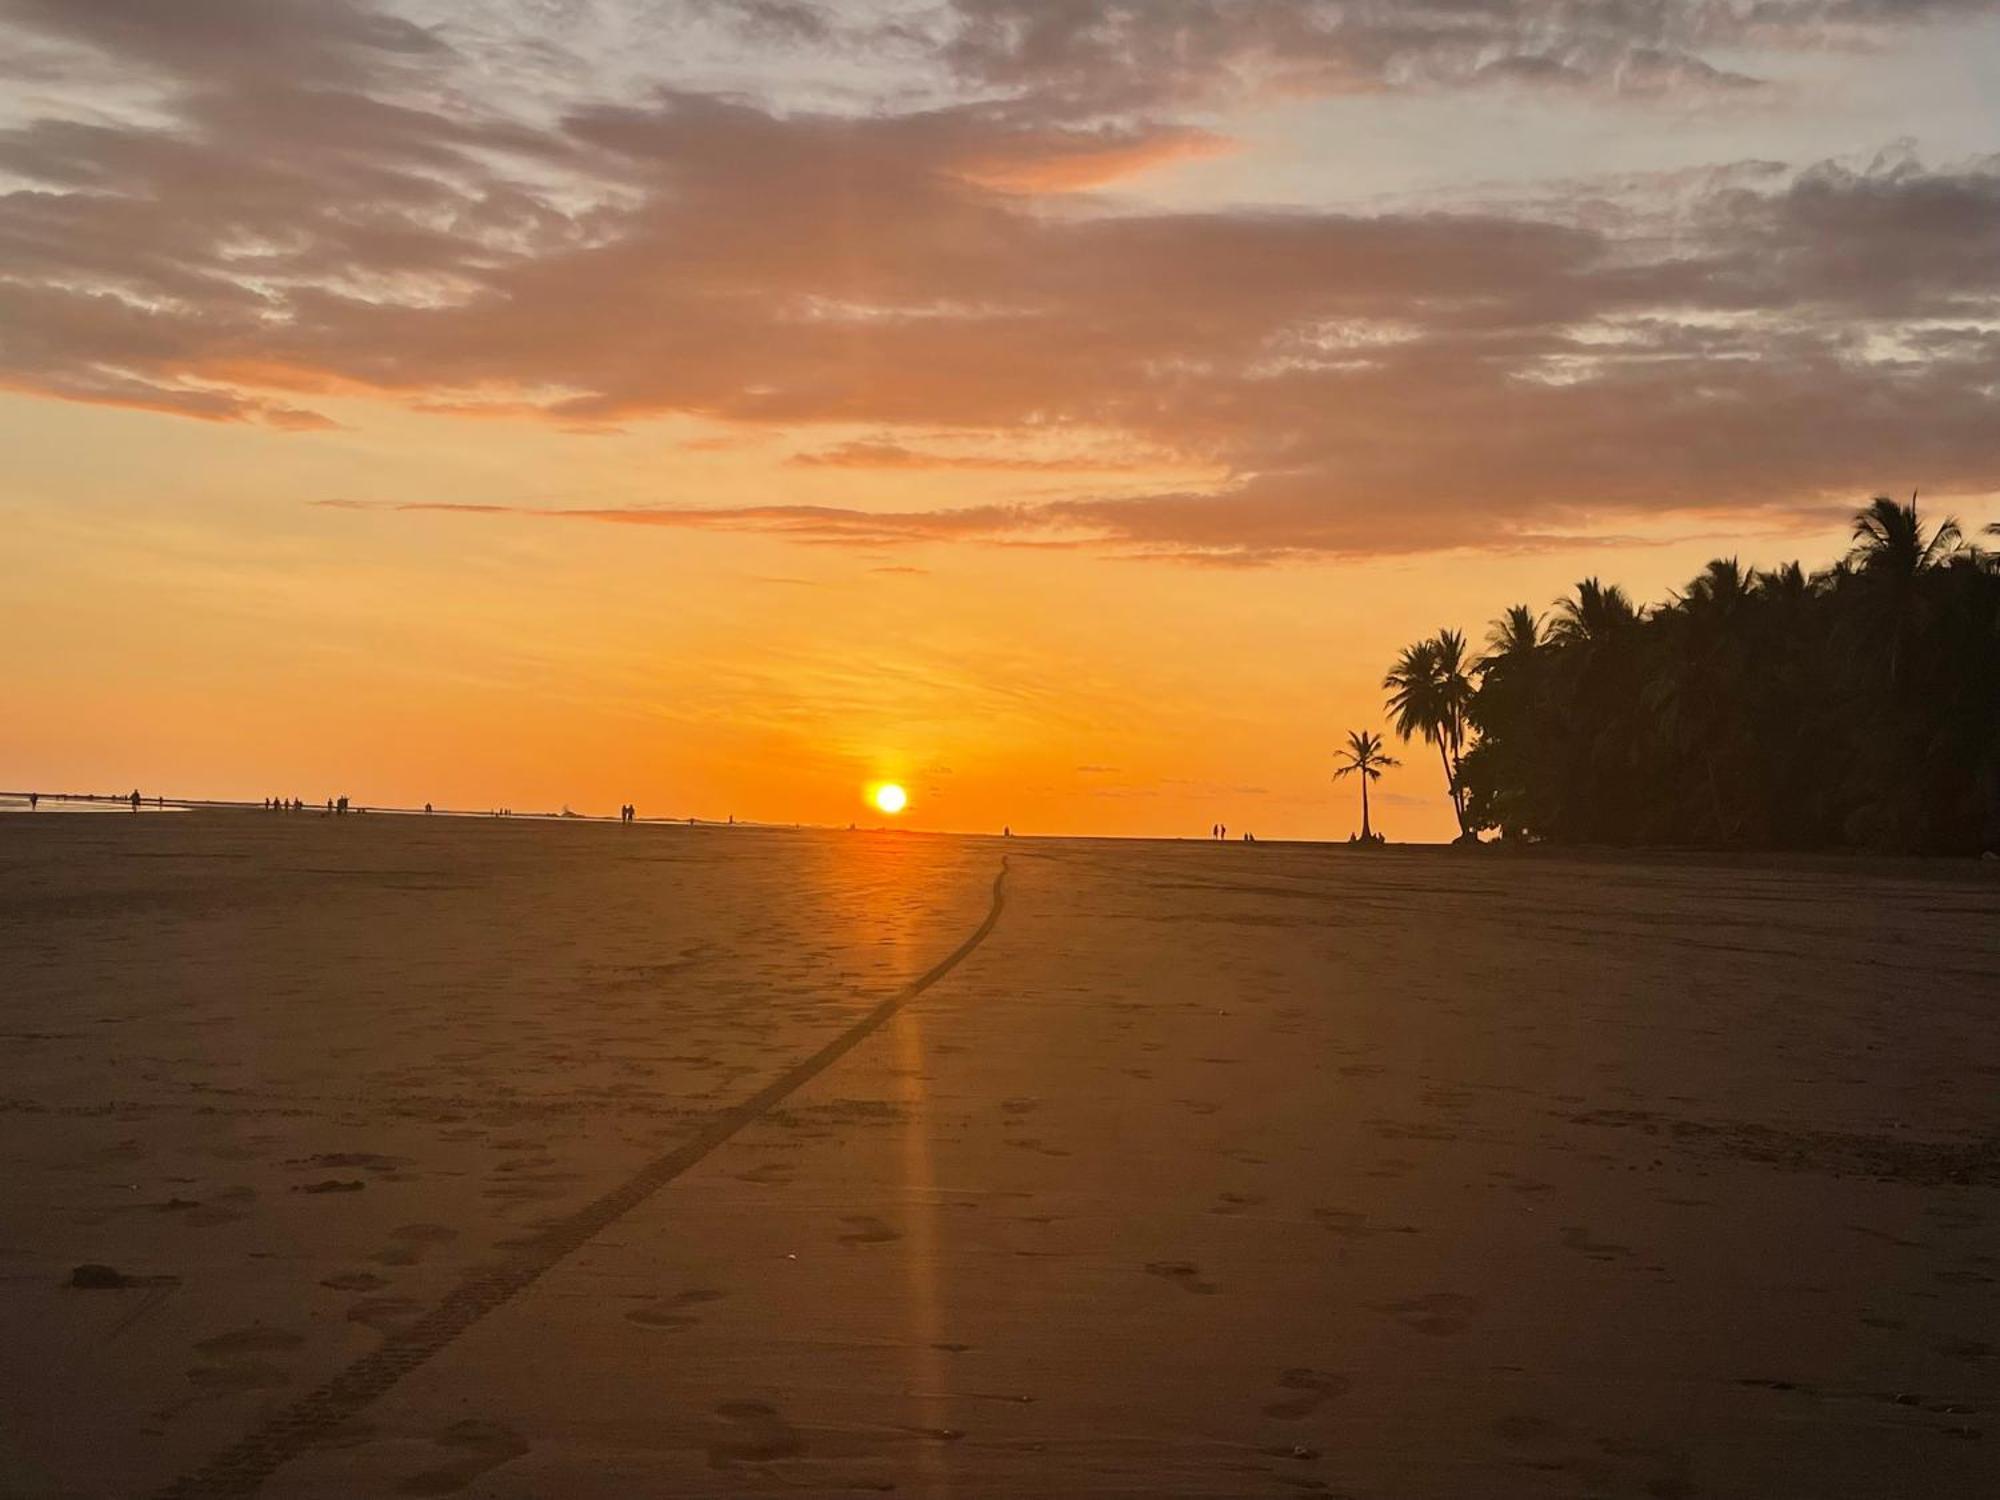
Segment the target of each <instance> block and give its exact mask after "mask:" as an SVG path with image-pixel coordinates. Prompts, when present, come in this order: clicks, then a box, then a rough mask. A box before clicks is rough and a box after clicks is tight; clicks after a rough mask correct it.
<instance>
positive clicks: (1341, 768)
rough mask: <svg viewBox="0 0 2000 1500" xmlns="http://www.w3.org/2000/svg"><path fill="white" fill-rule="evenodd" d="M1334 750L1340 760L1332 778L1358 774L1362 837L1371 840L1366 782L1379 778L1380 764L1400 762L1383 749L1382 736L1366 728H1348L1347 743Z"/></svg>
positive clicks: (1372, 837) (1341, 778)
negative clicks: (1359, 777)
mask: <svg viewBox="0 0 2000 1500" xmlns="http://www.w3.org/2000/svg"><path fill="white" fill-rule="evenodd" d="M1334 754H1335V755H1336V756H1338V757H1339V758H1340V763H1339V764H1338V765H1337V766H1335V767H1334V772H1333V779H1334V780H1335V781H1344V780H1346V779H1347V778H1348V777H1349V776H1352V775H1354V774H1355V773H1356V772H1359V773H1360V776H1361V838H1362V841H1363V842H1364V843H1372V842H1374V838H1375V830H1374V829H1373V828H1371V827H1370V826H1369V823H1368V783H1369V782H1371V781H1380V780H1381V779H1382V769H1381V768H1382V767H1383V766H1399V765H1401V764H1402V762H1401V761H1399V760H1397V759H1396V757H1395V756H1393V755H1387V754H1384V753H1383V750H1382V736H1381V735H1379V734H1371V733H1370V732H1369V731H1368V730H1366V729H1350V730H1348V731H1347V746H1346V748H1345V749H1342V750H1336V751H1334Z"/></svg>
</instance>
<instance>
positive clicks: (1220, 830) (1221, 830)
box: [1215, 823, 1229, 839]
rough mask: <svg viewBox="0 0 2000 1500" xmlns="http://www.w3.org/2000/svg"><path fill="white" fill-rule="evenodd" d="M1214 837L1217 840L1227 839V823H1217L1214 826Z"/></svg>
mask: <svg viewBox="0 0 2000 1500" xmlns="http://www.w3.org/2000/svg"><path fill="white" fill-rule="evenodd" d="M1215 836H1216V837H1217V838H1219V839H1226V838H1228V837H1229V825H1228V824H1227V823H1217V824H1216V825H1215Z"/></svg>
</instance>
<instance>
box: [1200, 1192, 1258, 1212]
mask: <svg viewBox="0 0 2000 1500" xmlns="http://www.w3.org/2000/svg"><path fill="white" fill-rule="evenodd" d="M1269 1201H1270V1200H1269V1199H1267V1198H1266V1197H1265V1196H1264V1195H1263V1194H1262V1193H1223V1194H1222V1195H1221V1196H1219V1197H1218V1198H1217V1199H1216V1200H1215V1205H1214V1207H1212V1208H1210V1209H1209V1212H1210V1213H1212V1214H1225V1215H1226V1214H1240V1213H1242V1212H1243V1211H1244V1210H1245V1209H1250V1208H1261V1207H1263V1206H1264V1204H1266V1203H1268V1202H1269Z"/></svg>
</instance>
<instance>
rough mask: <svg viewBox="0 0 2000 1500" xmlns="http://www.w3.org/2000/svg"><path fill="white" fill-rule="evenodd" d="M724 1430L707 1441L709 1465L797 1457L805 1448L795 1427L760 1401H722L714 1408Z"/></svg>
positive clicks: (721, 1465) (775, 1410) (751, 1462)
mask: <svg viewBox="0 0 2000 1500" xmlns="http://www.w3.org/2000/svg"><path fill="white" fill-rule="evenodd" d="M715 1414H716V1415H717V1416H718V1417H720V1418H722V1421H723V1423H724V1430H723V1431H722V1432H720V1433H718V1434H716V1435H714V1436H712V1437H711V1438H709V1440H708V1462H709V1466H710V1467H711V1468H716V1469H726V1468H728V1467H729V1466H730V1465H731V1464H767V1463H770V1462H772V1461H773V1460H774V1459H780V1458H796V1457H798V1456H799V1455H800V1454H802V1453H804V1452H805V1451H806V1445H805V1441H804V1439H802V1438H801V1437H800V1436H799V1433H798V1429H797V1428H796V1427H794V1426H792V1424H791V1423H789V1422H787V1421H786V1420H785V1419H784V1418H783V1417H782V1416H780V1415H779V1414H778V1411H777V1409H776V1408H775V1407H771V1406H766V1405H765V1404H764V1403H763V1402H761V1401H725V1402H723V1403H722V1404H721V1405H719V1406H718V1407H716V1408H715Z"/></svg>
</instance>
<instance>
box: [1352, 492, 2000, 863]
mask: <svg viewBox="0 0 2000 1500" xmlns="http://www.w3.org/2000/svg"><path fill="white" fill-rule="evenodd" d="M1987 531H1988V533H1989V534H2000V525H1996V526H1989V527H1988V528H1987ZM1486 646H1487V649H1486V650H1485V652H1484V653H1482V654H1480V655H1479V656H1477V657H1474V656H1472V655H1470V654H1469V652H1468V649H1467V646H1466V641H1465V637H1464V635H1463V634H1462V633H1461V632H1459V631H1456V630H1442V631H1440V632H1438V634H1437V635H1435V636H1433V637H1431V638H1430V639H1428V640H1423V641H1418V642H1417V643H1415V644H1414V645H1411V646H1409V647H1407V648H1405V650H1404V651H1403V653H1402V655H1401V656H1400V657H1398V658H1397V660H1396V663H1395V665H1394V666H1393V667H1392V668H1391V669H1390V671H1389V673H1388V675H1387V676H1386V677H1385V678H1384V680H1383V687H1384V689H1385V690H1386V691H1387V693H1388V709H1389V712H1390V714H1391V715H1392V725H1393V727H1394V729H1395V732H1396V734H1397V735H1398V736H1399V737H1400V738H1401V739H1403V740H1404V741H1406V742H1408V741H1411V740H1421V741H1423V742H1425V743H1427V744H1429V745H1431V746H1434V747H1435V748H1436V750H1437V753H1438V757H1439V761H1440V764H1441V765H1442V767H1443V769H1444V772H1445V777H1446V781H1447V784H1448V785H1449V787H1450V789H1451V798H1452V807H1453V810H1454V811H1455V812H1456V814H1457V817H1458V824H1459V829H1460V833H1461V836H1462V837H1464V838H1466V839H1472V838H1476V837H1477V836H1478V834H1479V833H1481V832H1482V831H1490V830H1498V831H1499V832H1500V833H1501V834H1502V835H1504V836H1505V837H1507V838H1510V839H1544V840H1550V841H1557V842H1566V843H1609V844H1634V845H1641V844H1643V845H1662V844H1697V845H1712V846H1713V845H1721V846H1733V847H1740V848H1760V849H1762V848H1787V849H1811V848H1831V847H1851V848H1867V849H1880V850H1898V851H1907V852H1925V853H1976V852H1978V851H1980V850H1981V849H1992V848H1996V847H2000V554H1995V553H1992V552H1988V551H1985V550H1983V549H1981V548H1979V547H1976V546H1972V545H1970V544H1969V543H1968V542H1967V541H1966V539H1965V537H1964V536H1963V535H1962V533H1961V531H1960V528H1959V526H1958V524H1957V522H1955V521H1952V520H1949V519H1947V520H1945V521H1943V522H1941V523H1940V524H1938V525H1937V526H1935V527H1934V528H1928V529H1927V528H1926V526H1925V525H1924V523H1923V521H1922V520H1921V518H1920V517H1919V515H1918V512H1917V502H1916V497H1915V496H1912V497H1911V499H1910V502H1909V503H1908V504H1907V505H1904V504H1899V503H1897V502H1896V501H1894V500H1889V499H1878V500H1875V501H1874V502H1873V503H1871V504H1870V505H1869V506H1868V507H1867V508H1866V509H1864V510H1862V511H1860V512H1859V513H1857V515H1856V516H1855V518H1854V535H1853V547H1852V549H1851V550H1850V551H1849V552H1848V554H1847V556H1846V557H1844V558H1842V559H1841V560H1840V561H1839V562H1837V563H1835V564H1833V565H1832V566H1831V567H1828V568H1825V569H1822V570H1821V571H1819V572H1815V573H1808V572H1806V571H1805V570H1804V569H1803V568H1802V567H1800V565H1799V564H1797V563H1789V564H1787V565H1785V566H1784V567H1781V568H1776V569H1772V570H1770V571H1752V570H1746V569H1745V568H1743V567H1742V566H1741V565H1740V564H1739V563H1738V562H1737V560H1736V559H1735V558H1733V557H1732V558H1718V559H1717V560H1715V561H1713V562H1711V563H1710V564H1709V565H1708V566H1707V568H1706V569H1704V570H1703V571H1702V573H1701V574H1700V576H1698V577H1697V578H1695V579H1694V580H1693V581H1692V582H1690V583H1689V584H1688V586H1687V587H1686V588H1685V589H1684V590H1682V591H1681V592H1679V593H1678V594H1675V595H1674V596H1673V597H1672V598H1671V599H1669V600H1668V601H1667V602H1666V603H1664V604H1659V605H1654V606H1652V607H1650V608H1647V607H1641V606H1637V605H1635V604H1634V603H1633V602H1632V601H1631V599H1630V598H1628V597H1627V595H1626V594H1625V592H1624V590H1622V589H1620V588H1618V587H1617V586H1615V585H1607V584H1604V583H1601V582H1600V581H1599V580H1597V579H1595V578H1586V579H1585V580H1583V582H1581V583H1580V584H1578V585H1577V587H1576V592H1575V594H1574V596H1573V597H1570V598H1565V599H1562V600H1560V601H1558V603H1557V604H1556V606H1555V608H1554V610H1553V612H1552V613H1551V614H1550V615H1549V616H1548V617H1547V618H1546V619H1544V618H1542V617H1539V616H1537V615H1536V613H1535V612H1534V610H1532V609H1531V608H1529V607H1528V606H1527V605H1518V604H1517V605H1515V606H1514V607H1513V608H1511V609H1509V610H1507V611H1506V613H1504V614H1503V615H1501V616H1500V618H1499V619H1497V620H1495V621H1494V622H1493V625H1492V628H1491V630H1490V631H1489V633H1488V635H1487V639H1486ZM1349 738H1350V745H1349V747H1348V749H1347V750H1346V751H1343V752H1342V756H1343V765H1344V767H1346V769H1345V770H1344V771H1343V773H1342V774H1351V772H1352V770H1353V769H1354V768H1353V767H1352V762H1353V760H1354V759H1356V755H1355V752H1356V751H1357V750H1358V749H1359V748H1361V747H1359V746H1357V745H1356V744H1354V743H1352V742H1353V740H1354V736H1352V735H1350V737H1349ZM1379 752H1380V742H1379V740H1377V741H1375V742H1374V745H1373V746H1372V748H1371V749H1370V753H1369V754H1368V755H1367V756H1366V757H1363V758H1365V759H1366V760H1368V761H1369V763H1370V764H1371V766H1372V765H1379V764H1383V763H1384V762H1383V760H1382V759H1381V758H1380V754H1379ZM1391 763H1393V762H1391ZM1361 779H1362V784H1363V788H1364V792H1365V788H1366V784H1367V782H1368V781H1369V780H1372V779H1373V777H1372V776H1370V775H1368V774H1366V773H1365V772H1364V773H1363V775H1362V778H1361Z"/></svg>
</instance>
